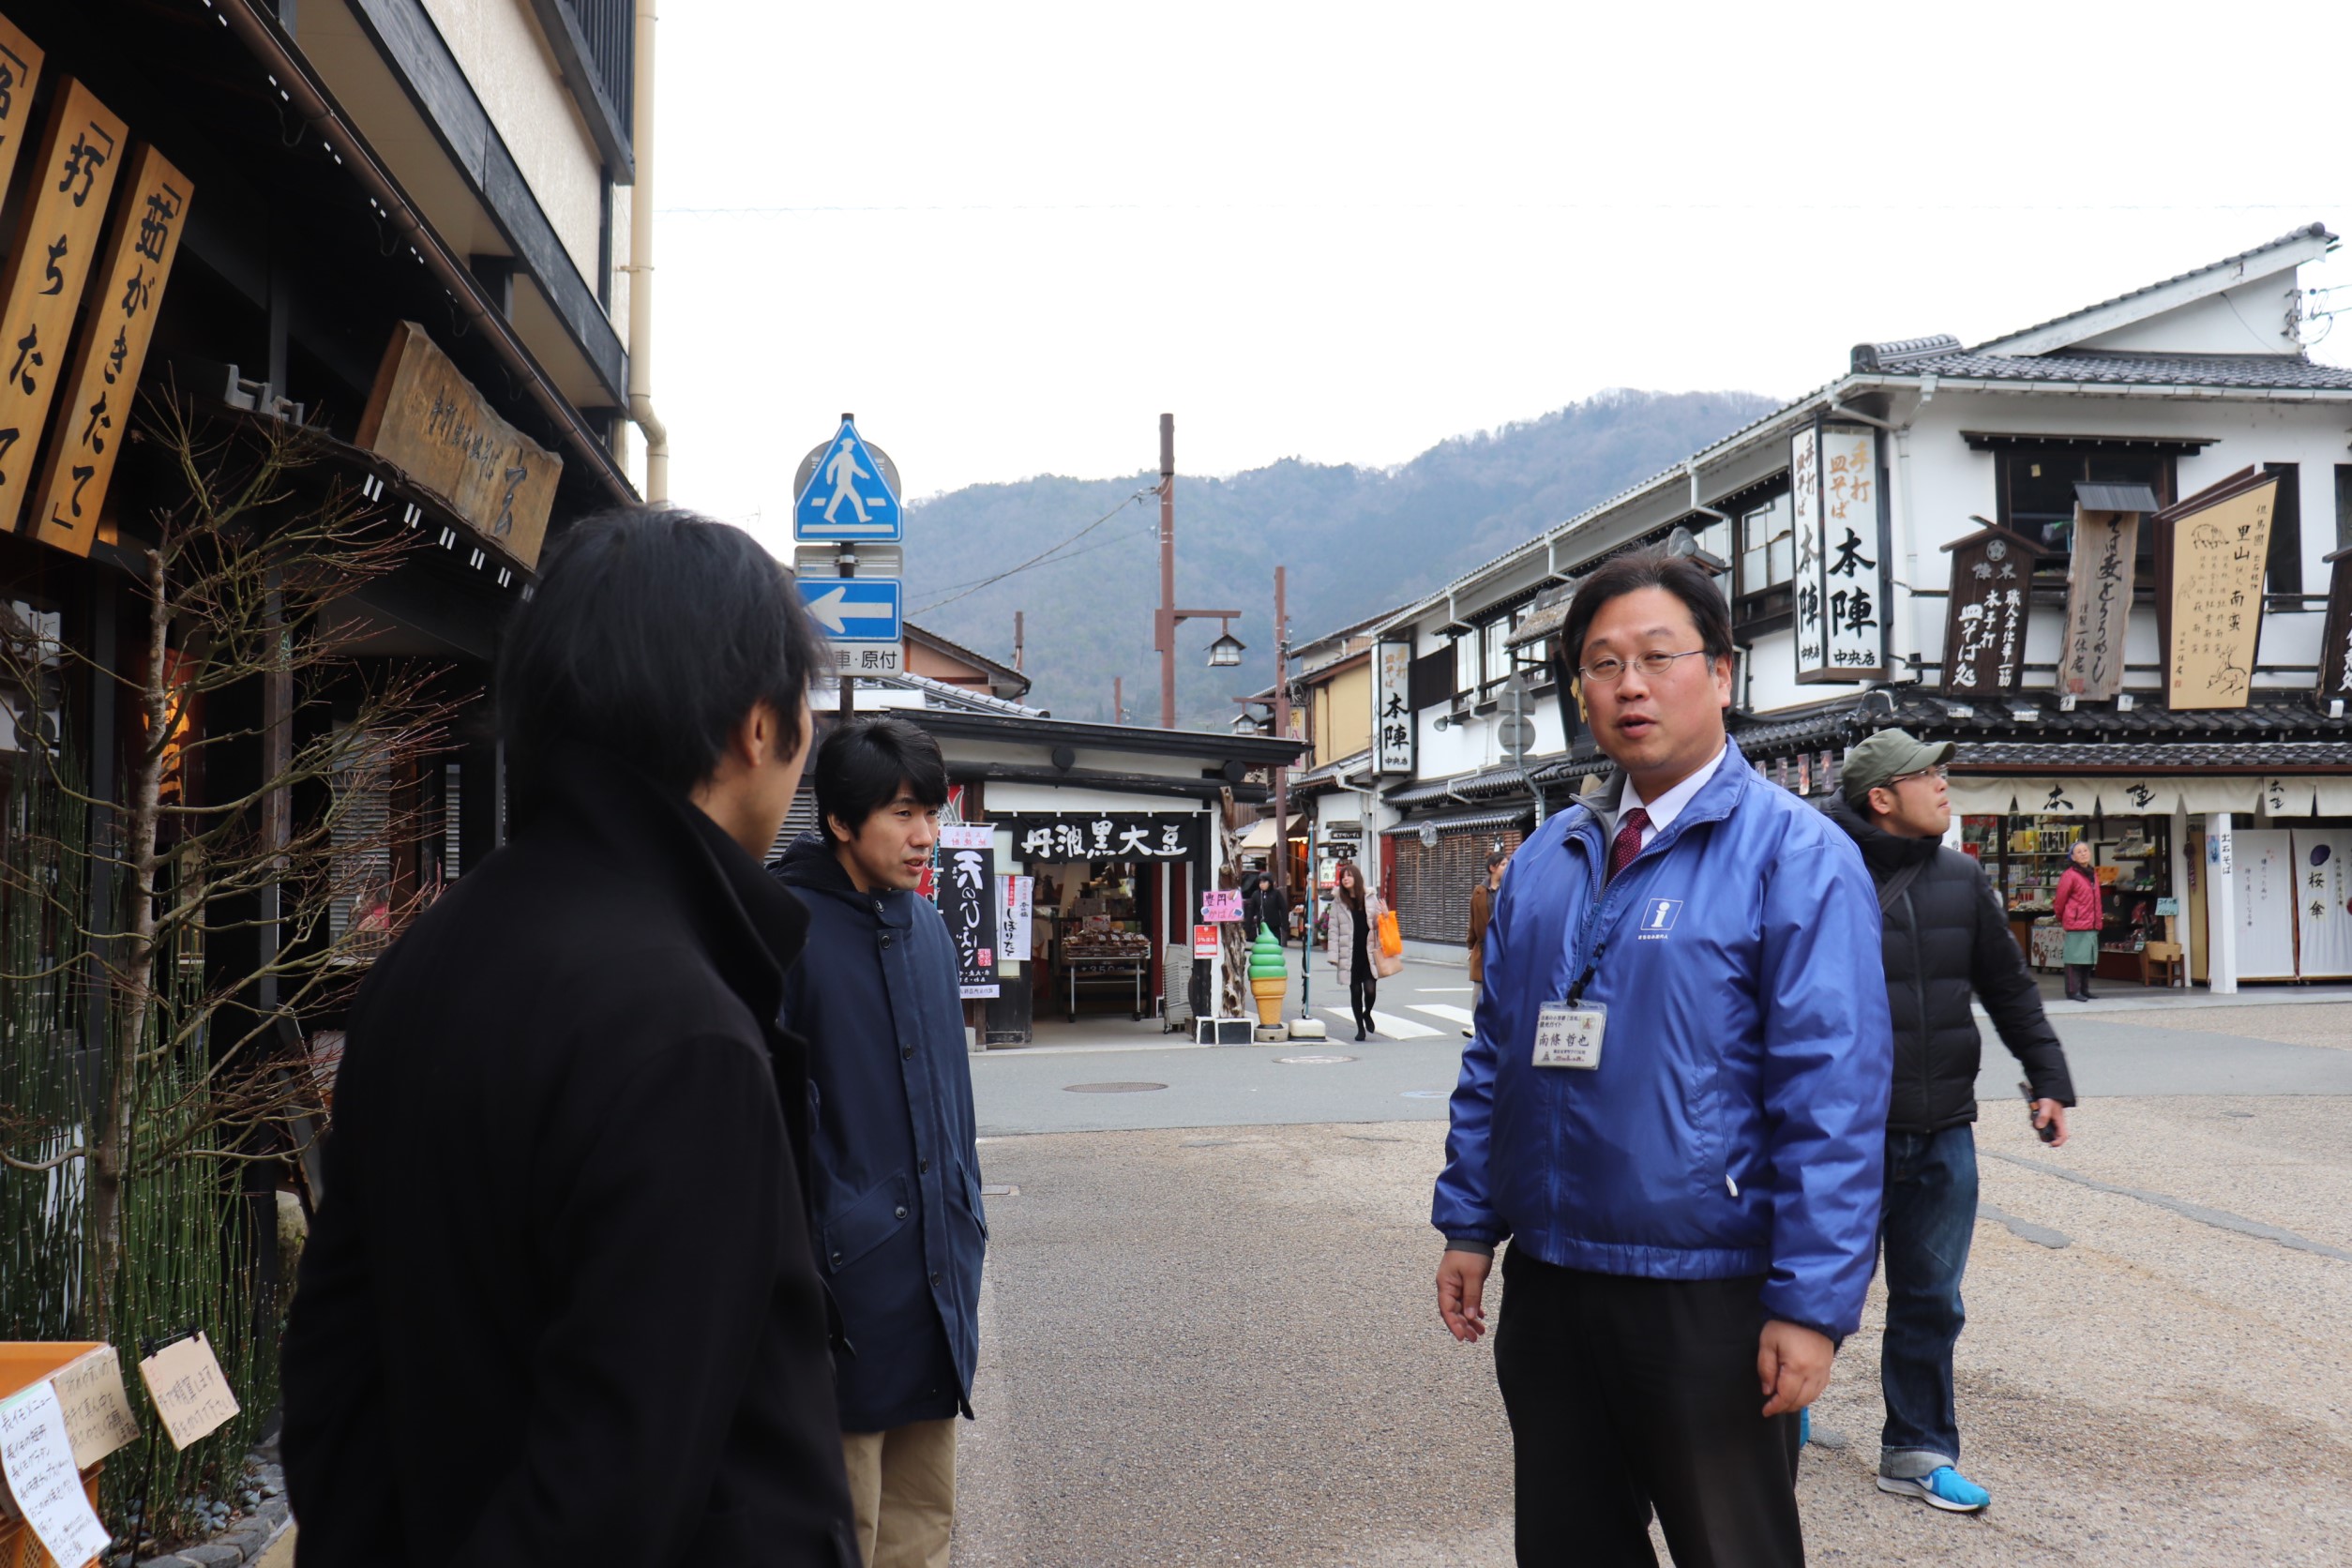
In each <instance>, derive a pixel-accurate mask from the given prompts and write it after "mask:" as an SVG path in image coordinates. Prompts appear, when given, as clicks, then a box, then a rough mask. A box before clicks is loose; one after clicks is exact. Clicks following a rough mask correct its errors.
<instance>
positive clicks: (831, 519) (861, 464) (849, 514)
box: [792, 419, 905, 544]
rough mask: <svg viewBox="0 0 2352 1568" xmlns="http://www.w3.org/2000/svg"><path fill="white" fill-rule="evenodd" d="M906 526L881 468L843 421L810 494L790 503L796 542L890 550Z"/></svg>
mask: <svg viewBox="0 0 2352 1568" xmlns="http://www.w3.org/2000/svg"><path fill="white" fill-rule="evenodd" d="M904 525H905V518H904V516H903V515H902V514H901V513H900V511H899V509H898V498H897V496H896V495H894V494H892V493H891V490H890V484H889V481H887V480H886V479H884V478H883V477H882V464H881V463H879V462H877V461H876V460H874V454H873V453H871V452H869V451H867V448H866V443H865V442H863V441H861V440H859V439H858V434H857V427H856V426H854V425H852V424H851V423H850V422H849V421H848V420H846V419H844V420H843V421H841V430H840V433H839V434H837V435H836V436H835V437H834V438H833V444H832V445H830V446H829V447H826V448H825V449H824V455H823V456H822V457H820V458H819V459H818V460H817V467H816V470H815V472H814V473H812V474H810V475H809V476H808V488H807V490H803V491H801V492H800V495H799V498H798V499H797V500H795V501H794V502H793V503H792V537H793V538H795V539H873V540H877V541H879V542H882V543H884V544H890V543H896V542H897V541H898V540H899V539H901V538H903V537H905V526H904Z"/></svg>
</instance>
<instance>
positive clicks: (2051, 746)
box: [1952, 741, 2352, 774]
mask: <svg viewBox="0 0 2352 1568" xmlns="http://www.w3.org/2000/svg"><path fill="white" fill-rule="evenodd" d="M1952 766H1953V767H1954V768H1957V769H1959V770H1961V771H1963V772H1973V771H1976V770H1978V769H1982V768H2097V769H2100V770H2102V771H2109V770H2117V769H2120V770H2125V771H2129V772H2135V773H2158V772H2176V773H2234V774H2246V773H2310V772H2313V771H2314V770H2316V769H2335V768H2342V769H2344V770H2346V771H2352V741H2269V742H2265V741H2235V742H2227V743H2216V742H2210V741H2206V742H2190V743H2186V744H2182V745H2164V744H2153V745H2151V744H2148V743H2145V742H2143V743H2140V744H2136V745H2134V744H2118V743H2115V742H2091V743H2088V744H2086V743H2084V742H2080V741H2075V742H2063V741H2061V742H2044V741H2028V742H2018V743H2012V742H2001V741H1996V742H1992V743H1989V744H1984V745H1973V744H1972V745H1967V746H1961V747H1960V749H1959V750H1958V751H1957V752H1955V753H1953V755H1952Z"/></svg>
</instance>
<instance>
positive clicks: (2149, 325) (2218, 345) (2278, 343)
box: [2080, 267, 2297, 354]
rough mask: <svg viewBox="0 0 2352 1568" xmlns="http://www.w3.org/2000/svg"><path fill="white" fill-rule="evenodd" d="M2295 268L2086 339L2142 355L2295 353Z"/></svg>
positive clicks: (2089, 344)
mask: <svg viewBox="0 0 2352 1568" xmlns="http://www.w3.org/2000/svg"><path fill="white" fill-rule="evenodd" d="M2294 292H2295V269H2294V268H2293V267H2289V268H2287V269H2286V270H2285V271H2284V272H2274V273H2272V274H2270V275H2269V277H2267V278H2256V279H2251V280H2249V281H2247V282H2243V283H2240V284H2239V285H2238V286H2237V287H2236V288H2234V289H2224V291H2223V292H2221V293H2220V294H2212V295H2209V296H2208V297H2207V298H2204V299H2201V300H2198V301H2197V302H2196V303H2195V304H2194V305H2184V306H2182V307H2180V308H2179V309H2177V310H2167V311H2165V312H2164V314H2163V315H2161V316H2155V317H2151V318H2150V319H2148V320H2147V321H2144V322H2133V324H2131V325H2130V326H2125V327H2118V328H2117V329H2116V330H2115V331H2113V332H2107V333H2102V334H2101V335H2100V336H2098V337H2096V338H2086V339H2083V341H2082V343H2081V344H2080V346H2081V347H2083V348H2087V349H2108V350H2123V351H2137V352H2139V353H2143V354H2292V353H2294V352H2295V349H2296V347H2297V343H2296V339H2295V336H2294V333H2293V331H2292V330H2291V329H2290V328H2289V326H2288V324H2287V305H2288V303H2289V298H2290V296H2291V295H2292V294H2294Z"/></svg>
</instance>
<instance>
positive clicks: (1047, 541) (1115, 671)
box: [907, 391, 1776, 728]
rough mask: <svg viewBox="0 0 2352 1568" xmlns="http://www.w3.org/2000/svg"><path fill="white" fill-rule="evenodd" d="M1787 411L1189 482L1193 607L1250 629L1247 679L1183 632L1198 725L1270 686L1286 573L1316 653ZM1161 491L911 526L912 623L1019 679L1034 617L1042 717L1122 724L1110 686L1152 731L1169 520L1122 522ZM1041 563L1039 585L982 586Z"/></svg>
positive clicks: (933, 508) (1671, 410) (1094, 494)
mask: <svg viewBox="0 0 2352 1568" xmlns="http://www.w3.org/2000/svg"><path fill="white" fill-rule="evenodd" d="M1775 406H1776V404H1775V403H1774V402H1773V400H1771V399H1768V398H1762V397H1758V396H1756V395H1755V394H1753V393H1745V392H1674V393H1657V392H1627V391H1615V392H1606V393H1603V394H1601V395H1600V396H1598V397H1595V398H1592V399H1590V400H1587V401H1584V402H1581V403H1573V404H1571V405H1569V406H1568V407H1566V408H1563V409H1560V410H1559V411H1557V412H1556V413H1552V414H1547V415H1544V416H1543V417H1541V418H1538V419H1532V420H1529V421H1527V422H1525V423H1523V424H1515V425H1509V426H1505V427H1504V428H1503V429H1501V430H1492V431H1486V432H1483V433H1481V434H1477V435H1470V436H1460V437H1456V438H1455V439H1453V440H1450V441H1444V442H1440V444H1439V445H1436V446H1433V447H1431V448H1430V449H1429V450H1428V451H1426V452H1424V453H1423V454H1422V455H1421V456H1420V457H1418V458H1415V459H1414V460H1412V461H1410V462H1409V463H1406V464H1404V465H1402V466H1401V467H1398V468H1395V469H1393V470H1381V469H1369V468H1358V467H1355V466H1353V465H1347V464H1343V465H1338V466H1327V465H1323V464H1319V463H1308V462H1301V461H1297V460H1284V461H1281V462H1277V463H1274V464H1271V465H1269V466H1267V467H1265V468H1257V469H1251V470H1249V471H1247V472H1245V473H1242V474H1236V475H1230V476H1229V477H1226V478H1221V479H1202V478H1195V477H1193V476H1192V475H1186V474H1184V473H1181V472H1180V473H1179V474H1178V475H1177V477H1176V592H1177V599H1178V602H1179V603H1180V604H1181V605H1183V606H1184V607H1185V608H1193V607H1214V608H1225V607H1228V606H1231V607H1236V608H1239V609H1241V610H1242V611H1244V616H1243V618H1242V619H1241V620H1240V621H1238V622H1237V623H1235V625H1234V627H1233V631H1234V634H1235V635H1236V636H1237V637H1239V638H1240V639H1241V640H1242V641H1244V642H1245V643H1247V644H1248V645H1249V652H1248V654H1247V655H1246V656H1245V658H1244V663H1243V665H1242V666H1241V668H1239V669H1237V670H1220V671H1212V670H1209V669H1208V668H1206V660H1207V650H1208V645H1209V642H1210V641H1211V640H1213V639H1214V637H1215V636H1216V634H1217V632H1216V625H1215V623H1214V622H1209V623H1201V622H1197V621H1196V622H1190V623H1187V624H1186V625H1185V626H1184V628H1183V631H1182V632H1181V634H1180V635H1181V638H1182V643H1183V645H1182V651H1181V653H1180V654H1179V656H1178V664H1177V690H1178V693H1179V699H1180V701H1179V710H1180V716H1181V718H1182V721H1183V722H1184V724H1186V725H1187V726H1188V727H1195V728H1212V727H1222V726H1224V725H1226V724H1229V723H1230V722H1231V720H1232V717H1233V714H1234V712H1235V709H1234V706H1233V704H1232V702H1231V701H1229V699H1230V698H1232V697H1233V696H1235V695H1237V694H1239V693H1243V692H1250V691H1258V690H1262V689H1264V687H1265V686H1267V685H1268V684H1270V682H1271V681H1272V679H1273V656H1272V648H1271V642H1272V638H1271V635H1270V627H1271V625H1272V622H1273V617H1274V565H1275V563H1276V562H1280V563H1281V564H1282V565H1286V566H1288V567H1289V596H1290V625H1291V631H1292V639H1291V640H1292V641H1293V642H1294V643H1297V642H1304V641H1307V640H1308V639H1310V638H1313V637H1315V636H1317V635H1319V634H1320V633H1322V632H1325V631H1328V630H1331V629H1333V628H1334V627H1337V626H1343V625H1345V624H1347V623H1349V622H1351V621H1355V620H1359V619H1361V618H1363V617H1364V616H1366V615H1369V614H1371V613H1372V612H1374V611H1380V610H1385V609H1388V608H1390V607H1392V606H1395V605H1397V604H1401V603H1404V602H1407V601H1409V600H1410V599H1412V598H1414V597H1417V596H1420V595H1422V594H1425V593H1426V592H1428V591H1429V590H1430V589H1432V588H1435V587H1438V586H1439V585H1440V584H1442V583H1444V582H1445V581H1447V580H1449V579H1451V578H1453V577H1455V576H1456V575H1458V574H1459V573H1460V572H1462V571H1463V570H1465V569H1467V568H1469V567H1470V566H1474V565H1477V564H1478V563H1480V562H1482V561H1485V560H1488V559H1490V558H1492V557H1493V556H1496V555H1499V554H1500V553H1501V552H1502V551H1504V550H1508V549H1509V548H1511V547H1512V546H1513V545H1515V544H1518V543H1520V542H1522V541H1524V540H1526V539H1528V538H1530V537H1531V536H1533V535H1536V534H1538V533H1541V532H1542V531H1543V530H1544V529H1545V528H1547V527H1549V526H1551V525H1552V524H1554V523H1556V522H1560V521H1561V520H1565V519H1567V518H1570V517H1573V516H1575V515H1576V513H1578V512H1580V511H1582V510H1584V509H1585V508H1586V507H1587V506H1590V505H1592V504H1593V503H1594V502H1596V501H1599V500H1602V499H1603V498H1605V497H1606V496H1609V495H1612V494H1615V493H1616V492H1617V491H1619V490H1623V489H1624V488H1625V487H1627V486H1628V485H1631V484H1635V483H1636V482H1638V481H1640V480H1642V479H1646V478H1649V477H1650V476H1651V475H1654V474H1656V473H1658V472H1659V471H1660V470H1662V469H1665V468H1666V467H1669V466H1670V465H1672V464H1673V463H1675V462H1677V461H1679V460H1681V459H1682V458H1684V457H1686V456H1688V455H1689V454H1690V453H1692V452H1694V451H1696V450H1697V449H1698V448H1699V447H1701V446H1704V445H1708V444H1709V443H1710V442H1711V441H1714V440H1715V439H1717V438H1718V437H1720V436H1723V435H1725V434H1726V433H1728V432H1729V431H1731V430H1736V429H1737V428H1739V427H1740V426H1741V425H1744V424H1746V423H1748V422H1749V421H1751V420H1753V419H1756V418H1757V417H1759V416H1761V415H1764V414H1767V413H1769V412H1771V410H1772V408H1773V407H1775ZM1157 480H1158V475H1156V474H1155V473H1146V474H1136V475H1126V476H1124V477H1122V478H1113V479H1067V478H1062V477H1059V476H1055V475H1040V476H1039V477H1037V478H1033V479H1024V480H1021V481H1019V482H1018V483H1014V484H1003V485H973V486H970V487H968V488H966V489H963V490H954V491H951V492H949V493H947V494H944V495H941V496H936V497H933V498H931V499H930V500H927V501H924V502H921V503H919V504H917V505H913V506H912V507H910V508H909V512H908V519H907V558H908V578H909V580H908V584H907V607H908V613H909V619H911V620H912V621H914V622H915V623H916V624H917V625H919V626H926V627H927V628H929V629H931V630H933V631H936V632H938V633H940V634H941V635H942V636H944V637H949V638H953V639H954V640H956V641H958V642H962V643H965V644H967V645H969V646H971V647H972V648H975V649H978V650H980V651H981V652H984V653H987V654H988V655H990V656H994V657H997V658H1001V659H1006V660H1009V659H1010V658H1011V656H1012V641H1013V612H1014V611H1017V610H1020V611H1027V612H1028V657H1027V669H1028V672H1029V673H1030V675H1031V676H1032V677H1033V678H1034V679H1035V681H1036V688H1035V690H1034V691H1033V693H1032V695H1031V697H1030V701H1032V702H1033V703H1035V704H1037V705H1039V706H1041V707H1046V708H1049V709H1051V710H1052V711H1053V713H1054V714H1056V715H1057V716H1061V717H1063V718H1079V719H1095V720H1107V719H1108V718H1109V717H1110V700H1111V677H1112V676H1114V675H1123V676H1124V677H1125V678H1126V701H1127V709H1128V716H1129V718H1130V719H1131V720H1135V721H1139V722H1143V723H1153V722H1156V720H1157V718H1158V715H1159V660H1158V656H1156V655H1154V654H1153V652H1152V611H1153V606H1154V605H1155V604H1156V603H1157V601H1158V595H1159V558H1158V552H1157V550H1156V547H1155V535H1154V532H1153V530H1154V528H1155V527H1156V525H1157V522H1158V518H1159V510H1158V504H1157V502H1156V501H1155V500H1153V498H1151V497H1149V496H1145V497H1144V498H1143V499H1141V500H1139V501H1137V502H1135V503H1134V504H1132V505H1122V503H1123V501H1125V500H1126V498H1128V497H1130V496H1133V495H1135V494H1136V493H1137V492H1138V491H1141V490H1145V489H1146V488H1147V487H1149V486H1152V485H1153V484H1155V483H1156V482H1157ZM1106 513H1108V514H1111V515H1110V516H1108V519H1106V520H1102V521H1101V522H1100V523H1099V524H1098V525H1097V526H1095V527H1093V529H1092V531H1091V532H1085V533H1083V534H1081V530H1085V529H1087V526H1088V524H1090V523H1094V522H1095V521H1096V520H1097V519H1103V518H1104V515H1105V514H1106ZM1074 536H1075V537H1074ZM1057 546H1059V547H1061V548H1059V549H1057V548H1056V547H1057ZM1048 552H1049V553H1048ZM1041 553H1045V554H1047V559H1046V560H1045V561H1044V562H1043V563H1041V564H1039V565H1033V566H1031V567H1029V568H1028V569H1026V570H1020V571H1015V572H1012V573H1011V575H1009V576H1006V577H1003V579H1002V580H998V581H995V582H990V583H988V584H986V585H985V586H977V587H975V586H973V585H974V584H976V583H980V582H981V581H982V580H985V579H988V578H989V577H991V576H994V575H995V574H998V573H1002V572H1005V571H1006V570H1007V569H1008V568H1011V567H1015V566H1018V565H1020V564H1021V563H1022V562H1025V561H1028V560H1030V559H1031V558H1032V557H1033V556H1037V555H1039V554H1041Z"/></svg>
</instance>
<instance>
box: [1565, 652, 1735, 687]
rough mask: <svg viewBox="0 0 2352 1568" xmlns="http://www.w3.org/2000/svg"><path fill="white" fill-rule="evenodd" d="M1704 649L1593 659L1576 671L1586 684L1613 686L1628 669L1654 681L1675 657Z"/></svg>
mask: <svg viewBox="0 0 2352 1568" xmlns="http://www.w3.org/2000/svg"><path fill="white" fill-rule="evenodd" d="M1706 651H1707V650H1706V649H1704V648H1693V649H1692V650H1690V652H1688V653H1684V654H1636V655H1635V656H1633V659H1632V661H1631V662H1630V663H1629V662H1628V661H1626V660H1624V659H1621V658H1604V659H1595V660H1594V661H1593V662H1592V663H1591V664H1590V665H1578V666H1577V667H1576V673H1577V674H1579V675H1581V676H1583V677H1584V682H1585V684H1586V685H1587V686H1615V685H1616V684H1617V683H1618V682H1620V681H1621V680H1623V679H1624V678H1625V671H1628V670H1639V671H1641V672H1642V673H1643V674H1644V675H1646V676H1648V677H1649V678H1650V679H1651V680H1653V681H1654V680H1656V679H1657V678H1658V677H1659V676H1661V675H1663V674H1665V673H1666V671H1669V670H1671V669H1673V668H1674V661H1675V660H1676V659H1678V658H1696V657H1697V656H1699V655H1701V654H1703V653H1705V652H1706Z"/></svg>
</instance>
